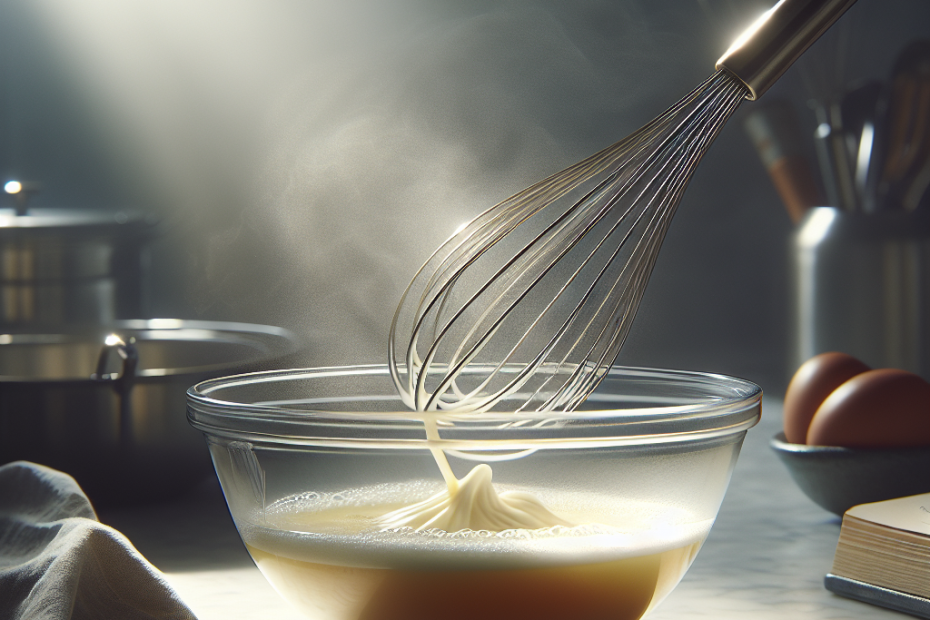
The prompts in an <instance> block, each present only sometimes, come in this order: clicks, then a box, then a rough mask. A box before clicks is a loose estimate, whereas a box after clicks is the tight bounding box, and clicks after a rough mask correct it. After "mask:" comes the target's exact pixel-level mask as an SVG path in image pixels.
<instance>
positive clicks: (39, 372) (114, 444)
mask: <svg viewBox="0 0 930 620" xmlns="http://www.w3.org/2000/svg"><path fill="white" fill-rule="evenodd" d="M297 351H298V345H297V340H296V338H295V336H294V335H293V334H291V333H290V332H288V331H287V330H284V329H280V328H276V327H268V326H263V325H251V324H244V323H221V322H206V321H183V320H176V319H151V320H128V321H117V322H113V323H112V324H110V325H108V326H100V327H81V328H77V327H75V328H65V329H56V330H44V331H25V330H18V331H6V332H5V333H3V332H0V463H6V462H9V461H14V460H20V459H24V460H29V461H34V462H38V463H42V464H44V465H48V466H50V467H54V468H56V469H59V470H62V471H65V472H67V473H69V474H71V475H72V476H74V477H75V478H76V479H77V481H78V483H79V484H80V485H81V486H82V487H83V488H84V490H85V492H86V493H87V494H88V496H89V497H90V498H91V500H92V501H94V502H95V503H97V504H110V505H113V504H127V503H135V502H140V501H145V500H155V499H163V498H165V497H169V496H171V495H174V494H179V493H182V492H184V491H185V490H188V489H190V488H191V487H192V486H194V485H195V484H197V483H198V482H199V481H200V480H201V479H202V478H203V477H204V476H205V475H208V474H209V473H210V472H211V471H212V466H211V464H210V460H209V455H208V452H207V450H206V448H205V446H204V444H203V439H202V438H201V436H200V433H198V432H197V431H195V430H194V429H192V428H191V427H190V425H188V423H187V418H186V417H185V411H186V400H185V399H186V392H187V389H188V388H189V387H190V386H192V385H194V384H195V383H198V382H200V381H203V380H204V379H207V378H212V377H218V376H222V375H229V374H235V373H240V372H248V371H253V370H265V369H272V368H276V367H280V366H281V365H293V364H292V362H293V357H294V356H295V355H296V353H297Z"/></svg>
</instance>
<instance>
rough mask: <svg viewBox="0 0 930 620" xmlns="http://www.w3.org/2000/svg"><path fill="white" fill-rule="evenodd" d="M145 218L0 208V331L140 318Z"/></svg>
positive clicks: (147, 231)
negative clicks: (20, 211) (17, 212)
mask: <svg viewBox="0 0 930 620" xmlns="http://www.w3.org/2000/svg"><path fill="white" fill-rule="evenodd" d="M157 234H158V223H157V221H156V220H154V219H153V218H151V217H148V216H143V215H141V214H133V213H123V212H116V213H108V212H103V211H85V210H69V209H30V210H29V211H28V212H26V213H25V214H24V215H17V214H16V213H15V212H14V211H12V210H0V328H15V327H30V326H32V327H35V326H55V325H65V324H78V323H95V324H106V323H109V322H111V321H113V320H115V319H130V318H142V317H145V316H146V310H147V308H146V301H145V288H146V278H147V268H146V265H147V260H148V259H147V248H148V243H149V242H150V241H151V240H152V239H153V238H154V237H155V236H156V235H157Z"/></svg>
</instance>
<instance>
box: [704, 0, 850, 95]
mask: <svg viewBox="0 0 930 620" xmlns="http://www.w3.org/2000/svg"><path fill="white" fill-rule="evenodd" d="M855 1H856V0H780V1H779V2H778V4H776V5H775V6H773V7H772V8H771V9H769V10H768V11H766V12H765V14H764V15H762V17H760V18H759V19H758V20H756V22H755V23H753V25H752V26H750V27H749V28H747V29H746V30H745V31H744V32H743V33H742V34H741V35H740V36H739V37H738V38H737V39H736V41H734V42H733V45H731V46H730V49H728V50H727V51H726V53H725V54H724V55H723V56H721V57H720V59H719V60H718V61H717V69H718V70H719V69H726V70H727V71H729V72H730V73H732V74H733V75H735V76H736V77H737V78H739V79H740V81H742V82H743V83H744V84H745V85H746V86H747V87H748V88H749V94H748V95H746V98H747V99H749V100H755V99H758V98H759V97H761V96H762V94H763V93H764V92H765V91H767V90H768V89H769V87H771V86H772V84H774V83H775V82H776V81H777V80H778V78H780V77H781V76H782V74H783V73H784V72H785V71H786V70H787V69H788V67H790V66H791V65H792V64H794V61H795V60H797V59H798V58H799V57H800V56H801V54H803V53H804V51H805V50H806V49H807V48H808V47H810V45H811V44H812V43H813V42H814V41H816V40H817V39H818V38H820V35H822V34H823V33H824V32H826V31H827V29H828V28H830V26H832V25H833V23H834V22H835V21H836V20H837V19H839V18H840V16H841V15H842V14H843V13H845V12H846V9H848V8H849V7H850V6H852V5H853V3H855Z"/></svg>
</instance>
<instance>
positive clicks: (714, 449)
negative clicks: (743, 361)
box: [188, 366, 762, 620]
mask: <svg viewBox="0 0 930 620" xmlns="http://www.w3.org/2000/svg"><path fill="white" fill-rule="evenodd" d="M761 397H762V392H761V390H760V389H759V387H758V386H756V385H754V384H752V383H749V382H747V381H743V380H740V379H734V378H731V377H725V376H721V375H712V374H703V373H695V372H682V371H667V370H651V369H638V368H619V367H618V368H615V369H613V370H612V371H611V372H610V374H609V376H608V377H607V378H606V379H605V380H604V381H603V382H602V383H601V385H600V387H599V388H598V390H597V391H596V392H595V393H594V394H593V395H592V396H591V397H590V398H589V399H588V400H587V401H586V402H585V404H584V407H583V408H582V409H581V410H579V411H576V412H574V413H571V414H553V413H546V414H534V413H527V412H519V413H514V412H513V411H512V410H511V411H506V410H504V411H495V412H492V413H485V414H481V415H478V416H475V415H460V416H454V415H445V416H443V417H442V418H440V420H439V422H438V432H439V439H438V440H427V438H426V434H425V430H424V420H423V418H422V417H419V416H420V414H416V413H414V412H411V411H409V410H405V408H404V406H403V405H402V404H401V402H400V400H399V398H398V397H397V395H396V393H395V391H394V387H393V384H392V382H391V380H390V377H389V374H388V371H387V367H386V366H351V367H339V368H319V369H306V370H290V371H275V372H266V373H255V374H249V375H241V376H236V377H227V378H223V379H215V380H211V381H206V382H204V383H200V384H199V385H197V386H195V387H193V388H191V389H190V390H189V392H188V418H189V420H190V422H191V424H193V426H195V427H196V428H198V429H200V430H201V431H202V432H203V433H204V435H205V436H206V439H207V443H208V445H209V448H210V453H211V455H212V457H213V463H214V466H215V468H216V473H217V476H218V477H219V480H220V483H221V484H222V487H223V492H224V493H225V496H226V501H227V503H228V505H229V510H230V513H231V514H232V516H233V519H234V521H235V523H236V527H237V528H238V530H239V533H240V535H241V536H242V539H243V541H244V542H245V544H246V546H247V547H248V549H249V551H250V553H251V554H252V557H253V559H254V560H255V563H256V564H257V565H258V567H259V569H261V571H262V572H263V573H264V574H265V576H266V577H267V578H268V580H269V581H270V582H271V583H272V585H273V586H274V587H275V589H276V590H277V591H278V592H279V593H281V595H282V596H284V597H285V598H286V599H287V600H289V601H290V602H291V603H292V604H293V605H294V606H296V607H297V608H299V609H301V610H302V611H303V612H304V613H305V614H306V615H308V616H309V617H311V618H318V619H320V620H337V619H338V620H356V619H365V620H394V619H397V620H400V619H403V620H417V619H419V618H429V619H433V618H443V619H445V620H451V619H455V618H482V619H485V620H490V619H496V618H507V619H508V620H512V619H516V618H533V619H535V620H539V619H546V618H560V619H561V618H573V619H576V620H585V619H588V618H606V617H610V618H618V619H621V620H623V619H635V618H640V617H642V616H643V615H645V614H646V613H647V612H648V611H649V610H650V609H652V608H653V607H655V605H656V604H658V603H659V601H661V600H662V598H664V597H665V596H666V595H667V594H668V592H669V591H671V589H672V588H673V587H674V586H675V585H676V584H677V583H678V581H679V580H680V579H681V577H682V575H683V574H684V572H685V571H686V570H687V568H688V567H689V566H690V565H691V562H692V561H693V560H694V557H695V555H696V553H697V551H698V549H699V548H700V546H701V544H702V543H703V541H704V539H705V537H706V536H707V533H708V531H709V530H710V527H711V525H712V523H713V521H714V519H715V518H716V515H717V511H718V509H719V507H720V503H721V501H722V500H723V496H724V493H725V491H726V488H727V485H728V483H729V479H730V474H731V472H732V470H733V466H734V464H735V462H736V459H737V456H738V454H739V450H740V446H741V445H742V442H743V438H744V436H745V434H746V431H747V430H748V429H749V428H750V427H752V426H753V425H754V424H755V423H756V422H757V421H758V420H759V413H760V403H761ZM514 398H515V400H514V401H513V402H514V403H518V402H519V398H520V396H519V395H516V396H515V397H514ZM504 407H505V409H506V407H507V403H504ZM513 408H516V406H514V407H513ZM423 415H435V414H423ZM431 449H433V450H436V449H441V450H442V451H443V452H444V453H445V454H446V455H447V458H448V460H449V463H450V465H451V467H452V470H453V471H454V473H455V476H456V477H457V478H462V477H463V476H464V475H465V474H467V473H468V472H469V471H470V470H471V469H472V468H473V467H475V466H476V465H479V464H481V463H486V464H489V465H490V466H491V470H492V474H493V485H494V487H495V489H496V490H497V491H499V492H504V491H507V492H525V493H529V494H531V495H533V496H534V497H535V498H536V499H538V500H539V501H541V502H542V503H543V504H544V505H545V507H546V508H547V509H548V510H549V511H550V512H551V513H553V514H554V515H558V517H559V518H560V520H561V521H562V524H557V525H554V526H552V527H543V528H537V529H533V530H527V529H509V530H505V531H501V532H492V531H483V530H479V531H473V530H462V531H458V532H445V531H441V530H436V529H426V530H420V531H417V530H414V529H412V528H409V527H401V528H386V529H385V528H383V527H379V526H378V520H377V517H378V516H380V515H383V514H384V513H386V512H388V511H389V510H391V509H393V508H396V507H398V506H403V505H409V504H412V503H414V502H418V501H421V500H425V499H427V498H429V497H430V496H433V495H436V494H437V493H442V492H444V490H445V489H446V486H445V483H444V482H443V478H442V476H441V474H440V471H439V469H438V467H437V465H436V461H435V460H434V456H433V453H432V452H431Z"/></svg>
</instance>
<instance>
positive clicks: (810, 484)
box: [770, 433, 930, 516]
mask: <svg viewBox="0 0 930 620" xmlns="http://www.w3.org/2000/svg"><path fill="white" fill-rule="evenodd" d="M770 445H771V447H772V450H774V451H775V453H776V454H777V455H778V457H779V458H780V459H781V461H782V462H783V463H784V464H785V466H786V467H787V468H788V473H790V474H791V477H792V478H793V479H794V481H795V482H796V483H797V485H798V488H800V489H801V491H802V492H803V493H804V494H805V495H807V496H808V497H809V498H810V499H811V500H812V501H813V502H814V503H815V504H817V505H818V506H820V507H821V508H823V509H824V510H827V511H829V512H832V513H833V514H835V515H839V516H842V515H843V513H844V512H846V511H847V510H849V509H850V508H852V507H853V506H858V505H859V504H866V503H869V502H879V501H882V500H886V499H894V498H896V497H905V496H908V495H916V494H918V493H926V492H928V491H930V476H927V472H928V471H930V448H895V449H881V450H863V449H852V448H838V447H833V446H807V445H804V444H794V443H788V442H787V441H786V440H785V435H784V433H779V434H778V435H776V436H775V437H774V438H773V439H772V441H771V443H770Z"/></svg>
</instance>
